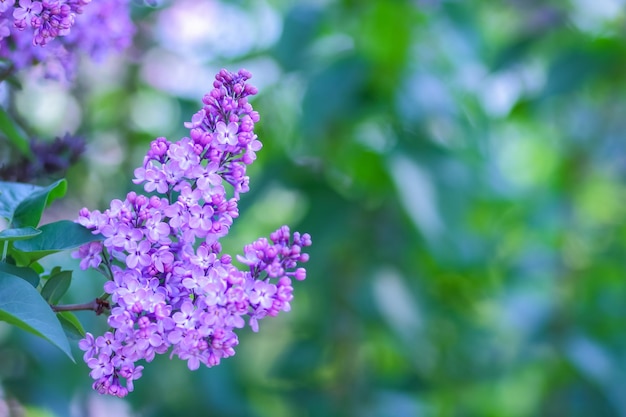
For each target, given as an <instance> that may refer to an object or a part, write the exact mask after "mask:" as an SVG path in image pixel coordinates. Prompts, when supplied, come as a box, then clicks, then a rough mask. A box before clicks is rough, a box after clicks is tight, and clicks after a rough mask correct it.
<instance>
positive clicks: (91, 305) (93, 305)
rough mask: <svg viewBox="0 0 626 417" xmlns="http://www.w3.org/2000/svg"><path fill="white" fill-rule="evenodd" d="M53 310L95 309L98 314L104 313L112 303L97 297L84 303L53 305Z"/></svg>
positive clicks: (56, 311) (57, 311)
mask: <svg viewBox="0 0 626 417" xmlns="http://www.w3.org/2000/svg"><path fill="white" fill-rule="evenodd" d="M50 308H52V311H54V312H55V313H59V312H61V311H89V310H91V311H94V312H95V313H96V315H97V316H99V315H100V314H102V313H103V312H104V310H105V309H107V310H108V309H110V308H111V305H110V304H109V302H108V301H105V300H103V299H102V298H95V299H94V300H93V301H90V302H87V303H82V304H65V305H56V306H55V305H51V306H50Z"/></svg>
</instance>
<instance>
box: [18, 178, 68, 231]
mask: <svg viewBox="0 0 626 417" xmlns="http://www.w3.org/2000/svg"><path fill="white" fill-rule="evenodd" d="M66 191H67V181H65V180H64V179H60V180H58V181H56V182H55V183H53V184H50V185H49V186H47V187H45V188H40V189H38V190H36V191H35V192H34V193H33V194H31V195H30V196H28V197H27V198H25V199H24V200H22V201H21V202H20V204H19V205H18V206H17V208H16V209H15V213H14V215H13V225H14V226H15V227H23V226H33V227H37V225H38V224H39V220H41V215H42V214H43V211H44V209H45V208H46V207H48V206H49V205H50V203H52V201H54V200H55V199H57V198H61V197H63V196H64V195H65V192H66Z"/></svg>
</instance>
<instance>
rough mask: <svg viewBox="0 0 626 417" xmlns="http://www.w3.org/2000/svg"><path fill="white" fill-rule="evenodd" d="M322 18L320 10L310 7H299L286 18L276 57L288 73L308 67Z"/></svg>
mask: <svg viewBox="0 0 626 417" xmlns="http://www.w3.org/2000/svg"><path fill="white" fill-rule="evenodd" d="M321 17H322V13H321V11H320V10H319V9H318V8H315V7H312V6H308V5H306V6H305V5H297V6H295V7H293V8H292V9H291V10H290V11H289V13H288V14H287V16H285V20H284V22H283V33H282V36H281V37H280V39H279V40H278V42H277V43H276V46H275V48H274V56H275V58H276V60H277V61H278V63H279V64H280V65H282V67H283V68H284V69H285V70H286V71H294V70H297V69H301V68H306V67H307V59H306V57H307V54H308V49H309V47H310V45H311V43H312V42H313V40H314V39H315V34H316V31H317V29H318V26H319V22H320V19H321Z"/></svg>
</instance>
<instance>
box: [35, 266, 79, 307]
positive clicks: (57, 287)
mask: <svg viewBox="0 0 626 417" xmlns="http://www.w3.org/2000/svg"><path fill="white" fill-rule="evenodd" d="M71 282H72V271H61V272H59V273H58V274H55V275H53V276H51V277H50V278H49V279H48V281H46V284H45V285H44V286H43V288H42V289H41V296H42V297H43V298H44V299H45V300H46V301H47V302H48V303H49V304H52V305H54V304H57V303H58V302H59V301H60V300H61V297H63V296H64V295H65V293H66V292H67V290H68V288H70V283H71Z"/></svg>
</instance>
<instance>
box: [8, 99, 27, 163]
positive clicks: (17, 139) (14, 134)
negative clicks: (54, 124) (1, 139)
mask: <svg viewBox="0 0 626 417" xmlns="http://www.w3.org/2000/svg"><path fill="white" fill-rule="evenodd" d="M0 131H2V132H3V133H4V134H5V136H6V137H7V139H9V141H10V142H11V143H12V144H13V146H15V147H16V148H17V149H19V151H20V152H21V153H22V154H23V155H25V156H26V157H28V158H32V157H33V153H32V151H31V149H30V143H29V142H28V139H27V138H25V137H24V136H23V135H22V134H21V133H20V132H19V130H18V129H17V127H16V126H15V124H14V123H13V120H11V117H10V116H9V115H8V114H7V112H6V111H5V110H4V109H3V108H2V107H0Z"/></svg>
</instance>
